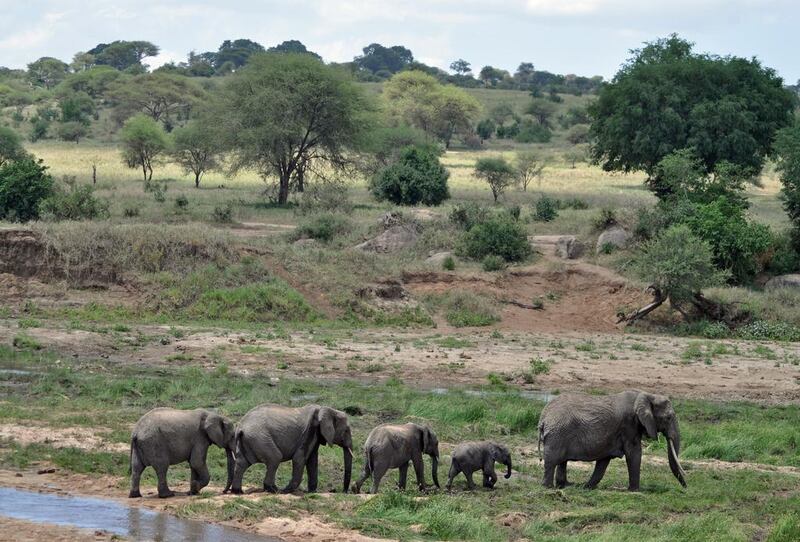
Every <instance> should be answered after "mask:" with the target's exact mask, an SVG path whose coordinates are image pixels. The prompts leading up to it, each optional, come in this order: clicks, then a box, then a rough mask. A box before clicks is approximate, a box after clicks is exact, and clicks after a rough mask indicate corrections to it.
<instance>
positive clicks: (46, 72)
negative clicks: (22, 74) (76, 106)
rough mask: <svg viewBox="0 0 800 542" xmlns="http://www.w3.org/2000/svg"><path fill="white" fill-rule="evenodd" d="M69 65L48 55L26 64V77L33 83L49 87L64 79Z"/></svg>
mask: <svg viewBox="0 0 800 542" xmlns="http://www.w3.org/2000/svg"><path fill="white" fill-rule="evenodd" d="M68 69H69V66H67V64H66V63H65V62H62V61H61V60H59V59H57V58H53V57H50V56H43V57H42V58H40V59H39V60H36V61H34V62H31V63H30V64H28V78H29V79H30V80H31V83H33V84H34V85H38V86H42V87H44V88H46V89H51V88H53V87H54V86H56V85H57V84H58V83H60V82H61V81H63V80H64V78H65V77H66V76H67V70H68Z"/></svg>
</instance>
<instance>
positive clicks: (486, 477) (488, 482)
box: [483, 468, 497, 489]
mask: <svg viewBox="0 0 800 542" xmlns="http://www.w3.org/2000/svg"><path fill="white" fill-rule="evenodd" d="M496 483H497V473H495V471H494V468H490V469H489V470H484V471H483V487H486V488H489V489H492V488H493V487H494V485H495V484H496Z"/></svg>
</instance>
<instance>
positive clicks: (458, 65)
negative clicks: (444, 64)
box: [450, 58, 472, 75]
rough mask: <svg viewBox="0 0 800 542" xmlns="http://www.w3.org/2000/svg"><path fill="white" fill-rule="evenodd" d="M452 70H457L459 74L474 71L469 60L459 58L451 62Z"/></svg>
mask: <svg viewBox="0 0 800 542" xmlns="http://www.w3.org/2000/svg"><path fill="white" fill-rule="evenodd" d="M450 71H452V72H455V73H456V74H457V75H467V74H468V73H470V72H472V67H471V64H470V63H469V62H467V61H466V60H464V59H463V58H459V59H458V60H454V61H453V62H451V63H450Z"/></svg>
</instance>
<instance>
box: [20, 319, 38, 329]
mask: <svg viewBox="0 0 800 542" xmlns="http://www.w3.org/2000/svg"><path fill="white" fill-rule="evenodd" d="M17 325H18V326H19V327H20V329H27V328H29V327H42V323H41V322H40V321H39V320H37V319H36V318H20V319H19V321H18V322H17Z"/></svg>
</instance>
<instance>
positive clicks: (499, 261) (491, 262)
mask: <svg viewBox="0 0 800 542" xmlns="http://www.w3.org/2000/svg"><path fill="white" fill-rule="evenodd" d="M481 266H482V267H483V270H484V271H489V272H492V271H500V270H501V269H504V268H505V266H506V261H505V260H504V259H503V258H501V257H500V256H495V255H494V254H488V255H487V256H486V257H485V258H484V259H483V261H482V262H481Z"/></svg>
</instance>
